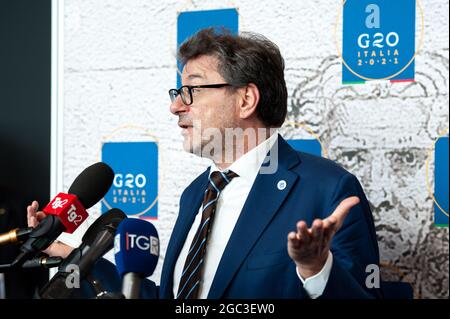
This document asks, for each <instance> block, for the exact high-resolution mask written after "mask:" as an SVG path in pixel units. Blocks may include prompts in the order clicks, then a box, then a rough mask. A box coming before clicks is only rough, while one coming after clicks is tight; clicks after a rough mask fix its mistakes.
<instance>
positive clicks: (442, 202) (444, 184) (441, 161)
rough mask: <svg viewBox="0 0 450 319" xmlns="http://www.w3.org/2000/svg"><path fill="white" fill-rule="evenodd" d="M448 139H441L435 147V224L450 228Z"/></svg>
mask: <svg viewBox="0 0 450 319" xmlns="http://www.w3.org/2000/svg"><path fill="white" fill-rule="evenodd" d="M448 151H449V149H448V137H442V138H440V139H439V140H438V141H437V142H436V145H435V150H434V156H435V157H434V158H435V166H434V198H435V199H436V202H437V204H436V203H435V204H434V223H435V224H436V225H438V226H447V227H448V197H449V193H448V180H449V178H448V165H449V162H448ZM438 205H439V206H438Z"/></svg>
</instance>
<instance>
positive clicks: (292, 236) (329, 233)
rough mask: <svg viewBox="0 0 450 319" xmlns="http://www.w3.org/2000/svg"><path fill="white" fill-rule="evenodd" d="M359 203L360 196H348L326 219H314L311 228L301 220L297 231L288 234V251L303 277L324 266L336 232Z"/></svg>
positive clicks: (312, 274)
mask: <svg viewBox="0 0 450 319" xmlns="http://www.w3.org/2000/svg"><path fill="white" fill-rule="evenodd" d="M358 203H359V198H358V197H356V196H352V197H348V198H346V199H344V200H343V201H342V202H341V203H340V204H339V205H338V206H337V207H336V209H335V210H334V212H333V213H332V214H331V215H330V216H328V217H327V218H325V219H324V220H321V219H316V220H314V222H313V224H312V227H311V228H309V229H308V226H307V225H306V222H304V221H299V222H298V223H297V232H290V233H289V234H288V243H287V245H288V253H289V256H290V257H291V258H292V260H293V261H294V262H295V264H296V266H297V269H298V272H299V273H300V276H302V278H303V279H306V278H308V277H312V276H314V275H315V274H317V273H319V272H320V270H321V269H322V268H323V266H324V265H325V262H326V260H327V257H328V252H329V250H330V246H331V240H332V239H333V236H334V234H335V233H336V232H337V231H338V230H339V229H340V228H341V226H342V224H343V223H344V219H345V217H346V216H347V214H348V212H349V211H350V209H351V208H352V207H353V206H355V205H357V204H358Z"/></svg>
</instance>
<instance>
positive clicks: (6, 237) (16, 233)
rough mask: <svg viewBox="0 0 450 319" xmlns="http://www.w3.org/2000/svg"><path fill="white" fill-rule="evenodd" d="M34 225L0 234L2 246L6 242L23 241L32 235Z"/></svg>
mask: <svg viewBox="0 0 450 319" xmlns="http://www.w3.org/2000/svg"><path fill="white" fill-rule="evenodd" d="M32 232H33V227H27V228H16V229H13V230H10V231H9V232H6V233H3V234H0V246H1V245H5V244H15V243H21V242H23V241H24V240H26V239H28V237H30V234H31V233H32Z"/></svg>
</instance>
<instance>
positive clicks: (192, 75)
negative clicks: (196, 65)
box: [187, 73, 203, 80]
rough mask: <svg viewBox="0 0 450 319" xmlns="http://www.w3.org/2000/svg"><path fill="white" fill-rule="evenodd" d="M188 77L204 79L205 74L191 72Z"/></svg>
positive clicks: (190, 78)
mask: <svg viewBox="0 0 450 319" xmlns="http://www.w3.org/2000/svg"><path fill="white" fill-rule="evenodd" d="M187 78H188V79H189V80H192V79H203V76H202V75H201V74H198V73H194V74H189V75H188V77H187Z"/></svg>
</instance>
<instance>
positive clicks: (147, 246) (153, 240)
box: [114, 218, 159, 299]
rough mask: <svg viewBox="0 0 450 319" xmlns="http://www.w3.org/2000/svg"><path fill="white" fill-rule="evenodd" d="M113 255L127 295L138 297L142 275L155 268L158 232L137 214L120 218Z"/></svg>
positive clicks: (124, 292) (147, 274) (149, 272)
mask: <svg viewBox="0 0 450 319" xmlns="http://www.w3.org/2000/svg"><path fill="white" fill-rule="evenodd" d="M114 255H115V261H116V266H117V271H118V273H119V275H120V276H121V277H122V278H123V280H122V293H123V295H124V296H125V298H127V299H138V298H139V292H140V287H141V281H142V279H143V278H146V277H149V276H151V275H152V274H153V272H154V271H155V268H156V265H157V263H158V258H159V236H158V232H157V231H156V228H155V226H153V224H152V223H150V222H148V221H145V220H142V219H136V218H127V219H125V220H123V221H122V222H121V223H120V225H119V227H118V229H117V232H116V236H115V238H114Z"/></svg>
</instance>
